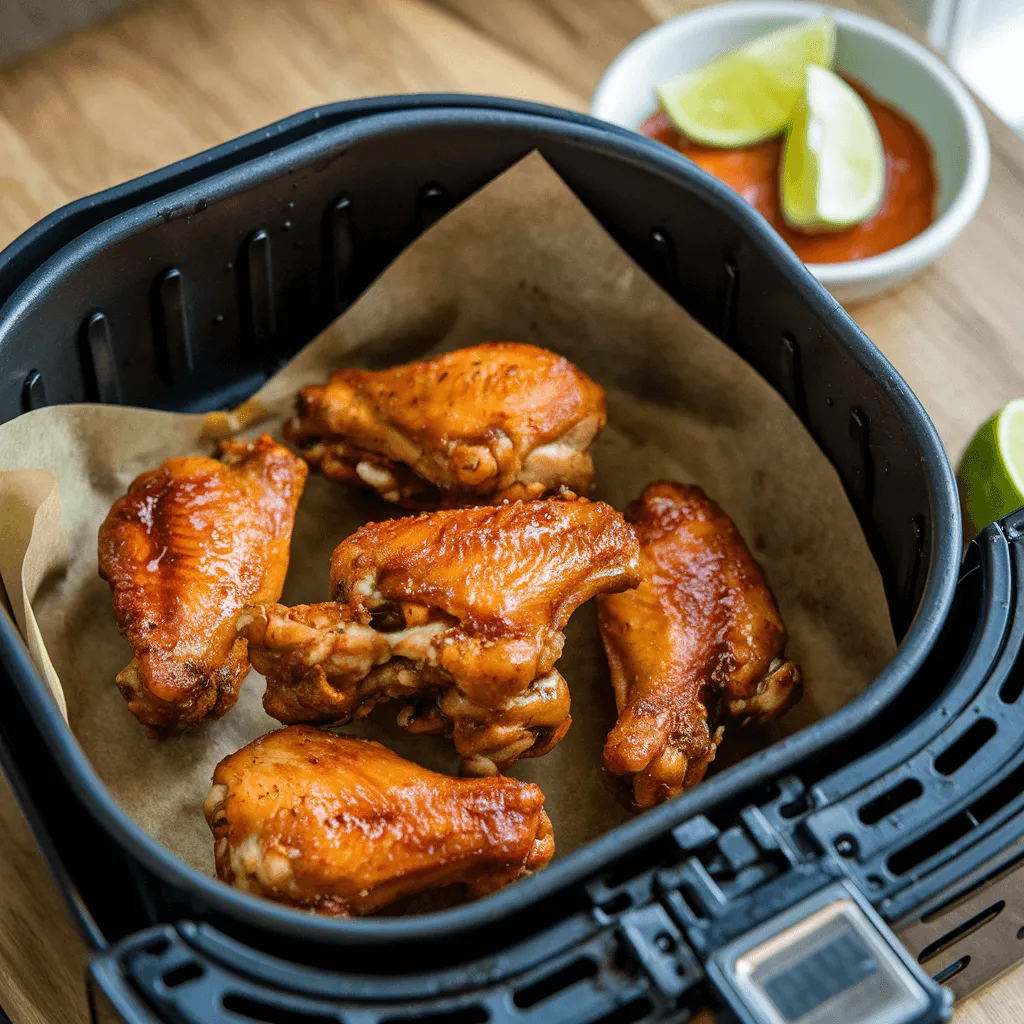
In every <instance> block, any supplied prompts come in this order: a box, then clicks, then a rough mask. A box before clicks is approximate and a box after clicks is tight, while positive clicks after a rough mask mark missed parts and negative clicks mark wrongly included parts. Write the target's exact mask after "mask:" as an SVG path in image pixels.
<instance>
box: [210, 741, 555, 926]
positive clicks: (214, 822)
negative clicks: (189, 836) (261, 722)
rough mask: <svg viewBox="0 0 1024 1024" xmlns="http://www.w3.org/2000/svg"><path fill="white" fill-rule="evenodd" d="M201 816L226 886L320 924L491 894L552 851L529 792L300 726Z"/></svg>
mask: <svg viewBox="0 0 1024 1024" xmlns="http://www.w3.org/2000/svg"><path fill="white" fill-rule="evenodd" d="M203 810H204V812H205V814H206V820H207V821H208V822H209V824H210V828H211V830H212V831H213V835H214V854H215V857H216V863H217V876H218V877H219V878H220V879H221V880H222V881H224V882H228V883H229V884H231V885H234V886H236V887H238V888H239V889H242V890H244V891H246V892H250V893H253V894H255V895H260V896H265V897H267V898H268V899H273V900H278V901H280V902H282V903H288V904H291V905H292V906H296V907H302V908H305V909H309V910H316V911H320V912H321V913H325V914H339V915H348V914H369V913H372V912H373V911H375V910H378V909H380V908H381V907H383V906H385V905H386V904H389V903H392V902H394V901H395V900H398V899H401V898H402V897H405V896H409V895H411V894H413V893H418V892H424V891H426V890H430V889H439V888H442V887H445V886H450V885H455V884H462V885H464V886H465V887H466V888H467V889H468V890H469V892H470V893H471V894H472V895H474V896H480V895H484V894H485V893H489V892H493V891H494V890H496V889H500V888H501V887H502V886H505V885H508V884H509V883H510V882H514V881H516V879H519V878H522V877H524V876H525V875H528V874H531V873H533V872H535V871H539V870H540V869H541V868H543V867H544V866H545V865H546V864H547V863H548V861H549V860H551V856H552V854H553V853H554V850H555V841H554V836H553V834H552V831H551V822H550V821H549V819H548V816H547V814H546V813H545V811H544V794H543V793H542V792H541V791H540V790H539V789H538V788H537V787H536V786H534V785H531V784H530V783H526V782H518V781H516V780H515V779H507V778H503V777H498V778H490V779H453V778H449V777H448V776H446V775H438V774H437V773H435V772H431V771H428V770H427V769H426V768H421V767H420V766H419V765H416V764H413V763H412V762H411V761H406V760H404V759H403V758H401V757H399V756H398V755H397V754H394V753H392V752H391V751H390V750H388V748H387V747H384V746H382V745H381V744H379V743H374V742H372V741H370V740H359V739H355V738H353V737H351V736H335V735H332V734H331V733H327V732H323V731H322V730H320V729H314V728H311V727H310V726H302V725H293V726H290V727H289V728H287V729H280V730H278V731H277V732H272V733H269V734H268V735H266V736H262V737H261V738H260V739H258V740H255V741H254V742H252V743H250V744H249V745H248V746H246V747H243V748H242V749H241V750H239V751H238V752H237V753H234V754H231V755H230V756H229V757H226V758H224V760H223V761H221V762H220V764H219V765H217V768H216V770H215V772H214V774H213V787H212V788H211V790H210V794H209V796H208V797H207V798H206V802H205V804H204V805H203Z"/></svg>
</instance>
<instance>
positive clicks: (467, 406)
mask: <svg viewBox="0 0 1024 1024" xmlns="http://www.w3.org/2000/svg"><path fill="white" fill-rule="evenodd" d="M605 418H606V417H605V405H604V391H603V389H602V388H600V387H599V386H598V385H597V384H595V383H594V382H593V381H592V380H591V379H590V378H589V377H587V376H586V375H585V374H584V373H582V372H581V371H580V370H578V369H577V368H576V367H575V366H573V365H572V363H570V362H569V361H568V360H566V359H563V358H562V357H561V356H558V355H555V354H554V353H553V352H548V351H546V350H545V349H542V348H537V347H536V346H534V345H521V344H516V343H513V342H489V343H487V344H483V345H474V346H473V347H471V348H464V349H458V350H456V351H454V352H448V353H446V354H444V355H442V356H438V357H437V358H436V359H431V360H429V361H427V362H417V363H408V364H406V365H405V366H396V367H393V368H392V369H388V370H378V371H369V370H336V371H335V372H334V373H332V374H331V377H330V379H329V380H328V382H327V383H326V384H325V385H314V386H310V387H305V388H303V389H302V390H301V391H300V392H299V398H298V416H297V417H296V418H295V419H293V420H291V421H290V422H289V423H288V424H286V426H285V437H286V438H287V440H288V441H290V442H292V443H293V444H295V445H296V446H298V448H299V449H300V451H301V452H302V454H303V455H304V456H305V458H306V459H307V460H308V461H309V463H310V464H311V465H313V466H316V467H318V468H319V469H320V470H321V471H322V472H323V473H324V474H325V475H326V476H328V477H330V478H331V479H334V480H339V481H342V482H344V483H352V484H358V485H362V486H366V487H369V488H371V489H372V490H374V491H376V492H377V493H378V494H379V495H380V496H381V497H382V498H384V499H385V500H386V501H391V502H395V503H397V504H399V505H404V506H405V507H406V508H418V509H436V508H455V507H458V506H460V505H480V504H487V503H491V504H499V503H500V502H502V501H504V500H506V499H518V498H540V497H544V496H545V495H548V494H558V493H563V492H564V491H566V490H569V491H573V492H575V493H579V494H585V493H587V491H589V490H590V484H591V480H592V479H593V475H594V464H593V462H592V460H591V458H590V455H589V453H588V451H587V449H588V447H589V446H590V443H591V441H593V440H594V438H595V437H596V436H597V434H598V433H599V432H600V430H601V428H602V427H603V426H604V424H605Z"/></svg>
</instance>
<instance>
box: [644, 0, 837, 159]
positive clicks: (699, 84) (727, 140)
mask: <svg viewBox="0 0 1024 1024" xmlns="http://www.w3.org/2000/svg"><path fill="white" fill-rule="evenodd" d="M835 49H836V26H835V22H833V21H832V19H831V18H818V19H816V20H815V21H805V22H800V23H799V24H798V25H795V26H793V27H792V28H784V29H780V30H779V31H778V32H772V33H769V34H768V35H765V36H760V37H759V38H757V39H754V40H752V41H751V42H749V43H747V44H746V45H745V46H741V47H740V48H739V49H738V50H732V51H730V52H729V53H727V54H725V55H723V56H721V57H719V58H718V59H717V60H713V61H712V62H711V63H710V64H705V65H703V66H702V67H699V68H695V69H694V70H693V71H688V72H687V73H686V74H684V75H680V76H679V77H678V78H673V79H672V81H670V82H666V83H665V84H664V85H661V86H659V87H658V100H659V101H660V102H661V106H662V108H663V109H664V111H665V113H666V114H668V116H669V118H670V119H671V120H672V122H673V123H674V124H675V126H676V127H677V128H678V129H679V130H680V131H681V132H683V133H684V134H685V135H687V136H688V137H689V138H691V139H693V140H695V141H696V142H702V143H704V144H705V145H707V146H720V147H722V148H731V147H737V146H749V145H752V144H753V143H755V142H761V141H763V140H764V139H770V138H771V137H772V136H773V135H779V134H781V133H782V132H783V131H785V129H786V126H787V125H788V124H789V123H790V121H791V120H792V119H793V113H794V111H795V110H796V108H797V105H798V104H799V102H800V100H801V98H802V97H803V93H804V82H805V75H806V71H807V68H808V66H809V65H812V64H820V65H824V66H827V67H831V66H832V61H833V59H834V58H835Z"/></svg>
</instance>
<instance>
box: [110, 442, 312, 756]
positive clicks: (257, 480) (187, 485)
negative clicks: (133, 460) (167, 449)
mask: <svg viewBox="0 0 1024 1024" xmlns="http://www.w3.org/2000/svg"><path fill="white" fill-rule="evenodd" d="M306 473H307V468H306V464H305V463H304V462H303V461H302V460H301V459H299V458H297V457H296V456H294V455H293V454H292V453H291V452H289V451H288V449H287V448H285V447H283V446H282V445H279V444H276V443H275V442H274V441H273V440H271V438H270V437H268V436H267V435H266V434H264V435H263V436H262V437H261V438H259V440H257V441H252V442H248V441H224V442H222V443H221V445H220V458H219V459H210V458H204V457H192V456H188V457H184V458H176V459H168V461H167V462H165V463H164V464H163V465H162V466H160V468H159V469H155V470H152V471H151V472H148V473H143V474H142V475H141V476H139V477H138V478H137V479H136V480H135V481H134V482H133V483H132V485H131V487H129V488H128V493H127V494H126V495H125V496H124V497H123V498H119V499H118V500H117V501H116V502H114V505H113V507H112V508H111V510H110V512H109V514H108V515H107V518H106V520H105V521H104V523H103V525H102V526H101V527H100V534H99V566H100V575H101V576H102V577H103V578H104V579H105V580H106V581H107V582H108V583H109V584H110V586H111V589H112V591H113V598H114V615H115V616H116V618H117V622H118V625H119V626H120V627H121V630H122V632H124V634H125V635H126V636H127V638H128V641H129V642H130V643H131V645H132V650H133V651H134V652H135V657H134V658H133V659H132V661H131V664H129V665H128V666H127V668H125V669H123V670H122V671H121V672H120V673H119V674H118V676H117V685H118V686H119V687H120V689H121V692H122V694H124V697H125V699H126V700H127V701H128V708H129V710H130V711H131V712H132V714H134V715H135V717H136V718H137V719H138V720H139V721H140V722H142V723H143V724H144V725H146V726H147V727H148V729H149V732H150V734H151V735H153V736H168V735H170V734H172V733H175V732H178V731H180V730H182V729H185V728H187V727H189V726H193V725H196V724H198V723H199V722H201V721H203V720H204V719H207V718H219V717H220V716H221V715H223V714H224V713H225V712H226V711H228V710H229V709H230V708H231V707H232V706H233V705H234V703H235V701H236V700H237V699H238V689H239V687H240V686H241V683H242V680H243V679H244V678H245V675H246V673H247V672H248V671H249V661H248V658H247V656H246V643H245V641H244V640H242V639H239V638H238V636H237V631H236V627H235V622H236V620H237V618H238V614H239V612H240V611H241V610H242V608H243V607H245V606H246V605H248V604H250V603H251V602H253V601H276V600H277V598H279V597H280V596H281V589H282V587H283V586H284V577H285V573H286V571H287V569H288V551H289V545H290V542H291V535H292V525H293V523H294V519H295V508H296V506H297V505H298V502H299V496H300V495H301V493H302V488H303V485H304V483H305V480H306Z"/></svg>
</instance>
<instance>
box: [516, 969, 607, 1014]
mask: <svg viewBox="0 0 1024 1024" xmlns="http://www.w3.org/2000/svg"><path fill="white" fill-rule="evenodd" d="M597 971H598V967H597V964H596V963H594V961H593V960H591V959H590V958H589V957H581V958H580V959H579V960H572V961H571V962H570V963H568V964H566V965H565V966H564V967H560V968H559V969H558V970H557V971H554V972H553V973H551V974H548V975H545V976H544V977H543V978H541V979H540V980H539V981H535V982H533V983H532V984H530V985H527V986H525V987H524V988H521V989H519V990H518V991H517V992H515V993H514V994H513V996H512V1002H513V1003H515V1004H516V1006H518V1007H519V1008H520V1009H521V1010H528V1009H529V1008H530V1007H531V1006H536V1005H537V1004H538V1003H542V1002H544V1000H545V999H550V998H551V997H552V996H553V995H556V994H557V993H559V992H562V991H564V990H565V989H567V988H571V987H572V986H573V985H575V984H577V983H578V982H581V981H586V980H587V979H588V978H593V977H594V976H595V975H596V974H597Z"/></svg>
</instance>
